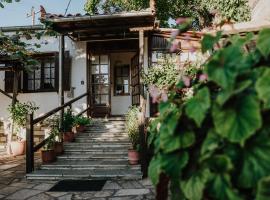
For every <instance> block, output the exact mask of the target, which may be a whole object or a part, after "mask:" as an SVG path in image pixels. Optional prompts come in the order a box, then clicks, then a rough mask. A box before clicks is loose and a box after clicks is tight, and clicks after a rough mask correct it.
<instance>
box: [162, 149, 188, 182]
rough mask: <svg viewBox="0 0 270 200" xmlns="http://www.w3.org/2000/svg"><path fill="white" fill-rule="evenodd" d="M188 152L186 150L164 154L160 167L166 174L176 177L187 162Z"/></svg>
mask: <svg viewBox="0 0 270 200" xmlns="http://www.w3.org/2000/svg"><path fill="white" fill-rule="evenodd" d="M188 159H189V156H188V153H187V152H184V151H182V152H176V153H170V154H164V155H162V158H161V161H160V162H161V163H160V164H161V168H162V171H164V172H165V173H166V174H167V175H168V176H170V177H174V178H177V177H179V176H180V174H181V170H182V169H183V168H184V167H185V166H186V165H187V163H188Z"/></svg>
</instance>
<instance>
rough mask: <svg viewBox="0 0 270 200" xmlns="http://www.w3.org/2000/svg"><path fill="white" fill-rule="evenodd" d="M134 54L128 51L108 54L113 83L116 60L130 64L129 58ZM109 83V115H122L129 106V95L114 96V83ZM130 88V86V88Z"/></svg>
mask: <svg viewBox="0 0 270 200" xmlns="http://www.w3.org/2000/svg"><path fill="white" fill-rule="evenodd" d="M134 55H135V53H133V52H128V53H112V54H110V59H111V60H110V65H111V68H110V69H111V83H113V84H114V66H115V63H116V62H120V63H121V64H123V65H125V64H128V65H129V66H131V58H132V57H133V56H134ZM113 84H112V85H111V86H112V87H111V115H124V114H125V113H126V112H127V110H128V107H129V106H131V95H129V96H115V94H114V85H113ZM130 89H131V88H130Z"/></svg>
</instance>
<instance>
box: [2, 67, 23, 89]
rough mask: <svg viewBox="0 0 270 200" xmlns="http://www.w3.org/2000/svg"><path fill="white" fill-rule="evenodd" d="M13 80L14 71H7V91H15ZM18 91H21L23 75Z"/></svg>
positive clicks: (19, 80) (19, 81)
mask: <svg viewBox="0 0 270 200" xmlns="http://www.w3.org/2000/svg"><path fill="white" fill-rule="evenodd" d="M13 80H14V72H13V71H6V72H5V91H6V92H8V93H12V92H13ZM18 92H21V75H20V76H19V78H18Z"/></svg>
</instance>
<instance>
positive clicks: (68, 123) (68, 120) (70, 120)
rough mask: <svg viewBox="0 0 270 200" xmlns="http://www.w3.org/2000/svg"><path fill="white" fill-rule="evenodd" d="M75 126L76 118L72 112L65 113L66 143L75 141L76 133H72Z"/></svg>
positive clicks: (64, 135)
mask: <svg viewBox="0 0 270 200" xmlns="http://www.w3.org/2000/svg"><path fill="white" fill-rule="evenodd" d="M73 124H74V116H73V115H72V111H71V110H70V109H69V110H67V111H66V112H65V113H64V119H63V124H62V129H63V139H64V142H73V141H74V138H75V137H74V133H73V132H72V128H73Z"/></svg>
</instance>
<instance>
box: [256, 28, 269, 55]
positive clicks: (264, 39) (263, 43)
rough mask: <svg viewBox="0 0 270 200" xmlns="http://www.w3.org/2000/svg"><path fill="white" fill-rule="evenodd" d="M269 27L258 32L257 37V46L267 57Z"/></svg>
mask: <svg viewBox="0 0 270 200" xmlns="http://www.w3.org/2000/svg"><path fill="white" fill-rule="evenodd" d="M269 35H270V29H269V28H268V29H263V30H261V31H260V32H259V36H258V39H257V48H258V49H259V51H260V52H261V54H262V55H263V56H264V57H265V58H267V57H268V56H269V54H270V48H269V46H270V37H269Z"/></svg>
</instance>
